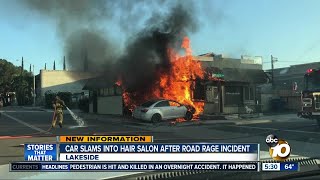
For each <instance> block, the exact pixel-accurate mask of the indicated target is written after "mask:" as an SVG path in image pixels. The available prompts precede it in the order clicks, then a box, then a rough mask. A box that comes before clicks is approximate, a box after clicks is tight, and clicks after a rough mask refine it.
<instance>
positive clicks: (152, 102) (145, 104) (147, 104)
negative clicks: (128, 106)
mask: <svg viewBox="0 0 320 180" xmlns="http://www.w3.org/2000/svg"><path fill="white" fill-rule="evenodd" d="M156 102H157V101H148V102H145V103H143V104H141V106H142V107H150V106H152V105H153V104H154V103H156Z"/></svg>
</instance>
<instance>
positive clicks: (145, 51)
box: [117, 4, 197, 96]
mask: <svg viewBox="0 0 320 180" xmlns="http://www.w3.org/2000/svg"><path fill="white" fill-rule="evenodd" d="M193 13H194V11H192V9H191V8H189V7H185V6H183V5H181V4H177V5H176V6H174V7H173V8H172V9H170V10H169V12H168V14H164V15H162V16H159V15H158V14H156V18H155V17H151V19H154V20H155V21H148V22H150V23H149V24H148V27H147V28H145V29H143V30H142V31H141V32H140V33H139V34H137V35H136V36H135V38H134V39H133V40H132V41H131V42H130V43H129V44H128V46H127V47H126V51H125V54H124V55H123V56H122V57H121V58H120V59H119V61H117V69H118V70H119V72H120V73H121V79H122V81H123V85H124V86H125V88H126V89H127V90H128V91H129V92H139V94H141V96H143V95H144V94H146V93H148V92H150V91H151V90H152V89H153V88H154V87H156V86H157V83H158V82H159V79H160V75H161V74H163V73H169V72H170V70H171V66H170V65H171V64H170V59H169V57H168V52H167V51H168V48H179V47H180V46H181V42H182V39H183V37H184V36H186V35H187V34H188V32H194V31H195V30H196V28H197V22H196V20H195V19H194V14H193Z"/></svg>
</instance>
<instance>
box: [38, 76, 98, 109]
mask: <svg viewBox="0 0 320 180" xmlns="http://www.w3.org/2000/svg"><path fill="white" fill-rule="evenodd" d="M97 76H98V75H97V74H96V73H92V72H79V71H67V70H41V71H40V74H39V75H37V76H36V97H37V101H38V103H42V102H43V98H44V96H45V93H46V92H47V91H52V92H71V93H72V94H79V93H87V94H89V91H87V90H83V86H84V85H85V83H86V82H87V80H88V79H90V78H93V77H97Z"/></svg>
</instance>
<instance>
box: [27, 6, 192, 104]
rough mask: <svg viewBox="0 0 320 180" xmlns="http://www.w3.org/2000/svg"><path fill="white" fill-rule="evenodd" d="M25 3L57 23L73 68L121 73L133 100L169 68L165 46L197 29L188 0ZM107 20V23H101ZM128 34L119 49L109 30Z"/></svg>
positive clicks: (112, 74)
mask: <svg viewBox="0 0 320 180" xmlns="http://www.w3.org/2000/svg"><path fill="white" fill-rule="evenodd" d="M23 3H25V4H26V5H27V7H29V8H31V9H32V10H36V12H38V13H40V14H43V15H45V16H46V17H48V18H52V19H53V20H55V21H56V22H57V24H56V25H57V34H58V36H59V37H60V38H61V40H62V42H63V47H64V50H65V54H66V56H67V57H66V59H67V62H68V64H69V66H71V67H72V68H73V69H76V70H83V65H84V64H85V62H88V64H89V70H92V71H95V72H97V71H100V72H102V73H103V75H104V76H105V77H110V78H113V79H114V80H117V79H119V78H121V80H122V83H123V86H124V88H125V89H126V90H127V91H129V92H131V93H132V94H135V97H133V98H136V99H139V98H140V97H141V96H144V95H145V94H147V93H149V92H150V90H152V89H154V87H157V83H159V79H160V74H163V73H169V72H170V71H171V66H170V65H171V64H170V59H169V57H168V53H167V50H168V48H174V49H176V50H179V49H180V46H181V42H182V39H183V38H184V36H186V35H189V34H190V33H194V32H196V31H197V25H198V19H197V12H196V11H195V7H196V6H195V4H193V3H192V1H189V0H183V1H171V0H160V1H159V0H119V1H116V0H114V1H112V0H109V1H105V0H77V1H75V0H63V1H62V0H50V1H43V0H26V1H23ZM106 24H108V25H106ZM113 26H117V27H118V29H119V32H116V33H119V34H121V33H123V34H124V35H125V37H127V39H126V40H125V45H124V47H123V48H122V49H121V48H120V44H119V42H118V41H117V39H116V38H115V37H112V35H111V34H112V33H114V32H112V31H114V27H113Z"/></svg>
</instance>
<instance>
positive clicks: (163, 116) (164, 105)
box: [132, 99, 195, 123]
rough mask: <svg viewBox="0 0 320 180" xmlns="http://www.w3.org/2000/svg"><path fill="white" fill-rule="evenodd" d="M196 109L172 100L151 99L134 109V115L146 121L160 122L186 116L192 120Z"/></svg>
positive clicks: (185, 117) (186, 118)
mask: <svg viewBox="0 0 320 180" xmlns="http://www.w3.org/2000/svg"><path fill="white" fill-rule="evenodd" d="M194 112H195V109H194V108H193V107H191V106H188V105H183V104H180V103H178V102H176V101H172V100H166V99H161V100H151V101H148V102H145V103H143V104H142V105H141V106H138V107H136V108H135V109H134V111H133V113H132V116H133V118H135V119H140V120H144V121H151V122H154V123H155V122H160V121H162V120H169V119H177V118H184V119H185V120H191V119H192V118H193V114H194Z"/></svg>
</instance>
